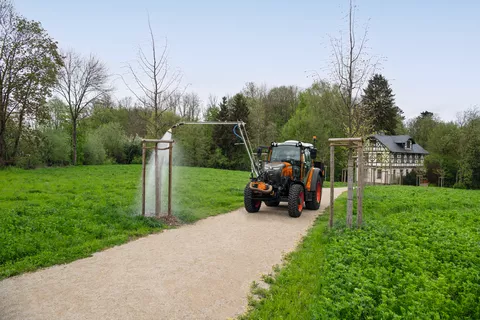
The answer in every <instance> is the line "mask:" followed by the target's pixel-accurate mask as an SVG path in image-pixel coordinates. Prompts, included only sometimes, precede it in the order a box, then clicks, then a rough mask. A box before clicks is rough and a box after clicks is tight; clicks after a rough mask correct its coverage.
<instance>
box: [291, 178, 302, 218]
mask: <svg viewBox="0 0 480 320" xmlns="http://www.w3.org/2000/svg"><path fill="white" fill-rule="evenodd" d="M304 206H305V191H304V190H303V186H302V185H300V184H294V185H293V186H291V188H290V192H289V193H288V214H289V215H290V217H293V218H298V217H300V216H301V215H302V211H303V207H304Z"/></svg>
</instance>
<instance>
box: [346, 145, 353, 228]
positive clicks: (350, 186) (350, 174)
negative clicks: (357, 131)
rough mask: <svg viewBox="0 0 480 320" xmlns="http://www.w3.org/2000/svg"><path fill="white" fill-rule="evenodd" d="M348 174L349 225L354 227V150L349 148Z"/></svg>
mask: <svg viewBox="0 0 480 320" xmlns="http://www.w3.org/2000/svg"><path fill="white" fill-rule="evenodd" d="M347 163H348V174H347V186H348V190H347V227H349V228H351V227H352V220H353V150H352V149H348V160H347Z"/></svg>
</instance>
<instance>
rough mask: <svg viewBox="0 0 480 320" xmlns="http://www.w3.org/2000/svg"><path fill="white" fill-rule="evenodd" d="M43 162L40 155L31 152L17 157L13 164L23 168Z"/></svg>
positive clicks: (39, 164) (32, 166)
mask: <svg viewBox="0 0 480 320" xmlns="http://www.w3.org/2000/svg"><path fill="white" fill-rule="evenodd" d="M42 164H43V162H42V159H41V157H40V156H39V154H38V153H36V152H32V153H31V154H25V155H23V156H21V157H18V158H17V159H16V161H15V165H16V166H17V167H19V168H23V169H35V168H37V167H40V166H41V165H42Z"/></svg>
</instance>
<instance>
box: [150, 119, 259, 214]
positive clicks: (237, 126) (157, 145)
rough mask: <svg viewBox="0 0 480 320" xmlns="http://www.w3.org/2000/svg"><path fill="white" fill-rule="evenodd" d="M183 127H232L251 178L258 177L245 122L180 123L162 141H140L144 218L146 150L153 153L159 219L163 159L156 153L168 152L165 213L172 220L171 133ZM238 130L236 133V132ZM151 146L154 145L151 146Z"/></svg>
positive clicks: (256, 164)
mask: <svg viewBox="0 0 480 320" xmlns="http://www.w3.org/2000/svg"><path fill="white" fill-rule="evenodd" d="M183 125H234V127H233V134H234V135H235V136H236V137H238V138H239V139H241V140H242V143H238V144H243V145H245V149H246V151H247V154H248V157H249V159H250V164H251V168H252V170H251V172H252V177H253V176H255V177H258V174H259V171H260V168H259V164H258V163H257V161H255V158H254V153H253V149H252V145H251V143H250V140H249V138H248V135H247V130H246V129H245V122H243V121H231V122H221V121H204V122H180V123H177V124H175V125H174V126H173V127H171V128H170V129H168V130H167V132H166V133H165V135H164V136H163V137H162V139H142V216H145V211H146V210H145V207H146V164H147V150H153V151H154V160H155V162H154V168H155V170H154V172H155V179H154V185H155V196H154V198H155V217H157V218H160V214H161V196H162V187H161V169H162V166H163V162H164V161H163V157H162V158H161V159H159V156H158V152H159V151H164V150H168V211H167V220H172V219H173V216H172V153H173V152H172V149H173V143H174V140H173V139H172V131H173V129H175V128H178V127H180V126H183ZM237 130H238V131H237ZM151 144H154V145H153V146H152V145H151ZM161 144H168V146H167V147H163V146H161Z"/></svg>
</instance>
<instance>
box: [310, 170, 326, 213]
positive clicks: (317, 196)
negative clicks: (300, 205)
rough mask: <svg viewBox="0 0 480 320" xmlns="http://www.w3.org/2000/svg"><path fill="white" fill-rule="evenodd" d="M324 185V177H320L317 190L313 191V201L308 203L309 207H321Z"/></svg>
mask: <svg viewBox="0 0 480 320" xmlns="http://www.w3.org/2000/svg"><path fill="white" fill-rule="evenodd" d="M322 187H323V181H322V177H318V179H317V186H316V188H315V191H312V201H308V202H307V203H306V207H307V209H310V210H318V208H320V202H321V201H322Z"/></svg>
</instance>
